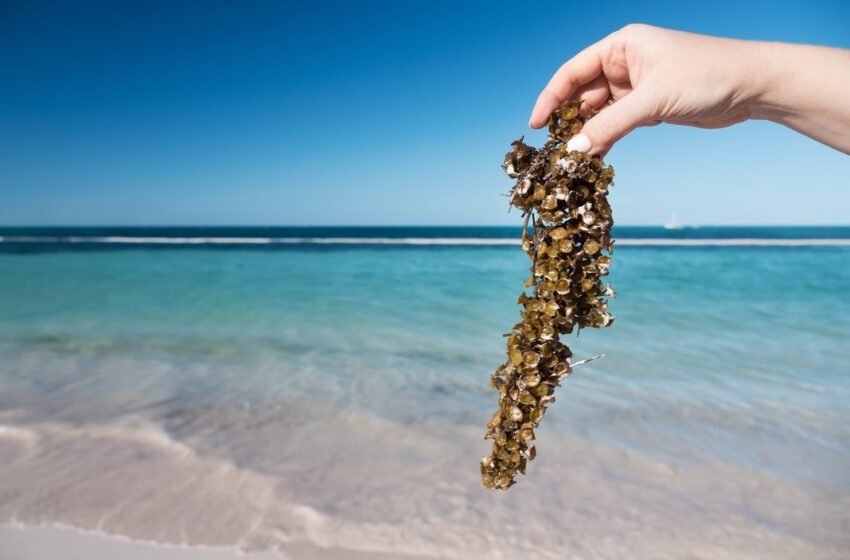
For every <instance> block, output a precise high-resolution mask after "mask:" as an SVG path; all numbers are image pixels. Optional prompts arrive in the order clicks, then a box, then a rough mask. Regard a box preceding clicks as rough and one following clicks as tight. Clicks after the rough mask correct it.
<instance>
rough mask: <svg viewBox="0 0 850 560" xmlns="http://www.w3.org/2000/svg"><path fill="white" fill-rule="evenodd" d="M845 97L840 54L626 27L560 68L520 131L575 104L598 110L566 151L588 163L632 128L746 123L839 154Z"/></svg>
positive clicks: (849, 116)
mask: <svg viewBox="0 0 850 560" xmlns="http://www.w3.org/2000/svg"><path fill="white" fill-rule="evenodd" d="M813 82H814V83H813ZM821 85H823V86H824V87H818V86H821ZM813 86H814V87H813ZM848 90H850V53H848V52H847V51H842V50H839V49H828V48H824V47H809V46H802V45H785V44H781V43H758V42H751V41H739V40H734V39H724V38H718V37H708V36H704V35H695V34H692V33H684V32H681V31H671V30H669V29H661V28H658V27H652V26H648V25H628V26H626V27H624V28H623V29H620V30H619V31H616V32H614V33H612V34H611V35H609V36H608V37H606V38H604V39H602V40H601V41H599V42H598V43H596V44H594V45H591V46H590V47H588V48H586V49H585V50H583V51H582V52H580V53H579V54H577V55H576V56H575V57H573V58H572V59H570V60H569V61H567V62H566V63H565V64H564V65H563V66H561V68H560V69H559V70H558V71H557V72H556V73H555V75H554V76H553V77H552V79H551V80H550V81H549V84H548V85H547V86H546V87H545V88H544V89H543V91H542V92H541V93H540V97H539V98H538V99H537V103H536V104H535V106H534V110H533V111H532V113H531V121H530V123H529V124H530V126H532V127H533V128H540V127H542V126H543V125H545V124H546V121H547V119H548V117H549V114H550V113H551V112H552V110H553V109H555V108H556V107H557V106H558V105H560V104H561V103H563V102H564V101H567V100H571V99H582V100H583V101H585V102H586V107H588V108H594V109H601V111H600V112H599V114H598V115H596V116H595V117H593V118H592V119H590V120H589V121H588V122H587V124H586V125H585V127H584V129H583V130H582V134H580V135H577V136H576V137H575V138H573V139H572V140H571V142H570V144H568V147H569V148H570V149H577V150H580V151H587V152H590V153H593V154H599V153H601V154H604V153H606V152H607V151H608V150H609V149H610V148H611V146H612V145H613V144H614V143H615V142H616V141H617V140H619V139H620V138H622V137H623V136H625V135H626V134H628V133H629V132H630V131H632V130H634V129H635V128H637V127H639V126H648V125H655V124H659V123H662V122H666V123H673V124H685V125H690V126H698V127H703V128H720V127H726V126H729V125H732V124H735V123H738V122H741V121H744V120H746V119H748V118H766V119H770V120H775V121H777V122H780V123H782V124H786V125H788V126H790V127H792V128H794V129H795V130H798V131H800V132H803V133H804V134H807V135H809V136H812V137H814V138H816V139H818V140H820V141H822V142H824V143H826V144H829V145H831V146H833V147H836V148H838V149H840V150H842V151H845V152H848V151H850V108H848V107H850V106H848V105H846V104H845V103H844V102H843V101H842V100H843V99H844V98H845V95H846V92H847V91H848ZM609 98H612V99H613V103H611V104H610V105H607V106H606V103H607V102H608V99H609Z"/></svg>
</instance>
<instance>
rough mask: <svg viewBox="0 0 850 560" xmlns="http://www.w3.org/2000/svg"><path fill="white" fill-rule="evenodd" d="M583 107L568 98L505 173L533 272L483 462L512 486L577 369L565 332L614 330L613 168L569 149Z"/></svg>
mask: <svg viewBox="0 0 850 560" xmlns="http://www.w3.org/2000/svg"><path fill="white" fill-rule="evenodd" d="M580 107H581V103H580V102H569V103H566V104H564V105H562V106H561V107H559V108H558V109H557V110H555V111H554V112H553V113H552V116H551V117H550V118H549V137H548V141H547V142H546V144H545V145H544V146H543V147H542V148H540V149H536V148H533V147H531V146H528V145H526V144H525V143H524V142H523V138H520V139H519V140H517V141H515V142H513V144H512V147H513V149H512V150H511V151H510V152H508V153H507V154H506V155H505V160H504V163H503V164H502V168H503V169H504V170H505V172H506V173H507V174H508V176H509V177H511V178H513V179H516V184H515V185H514V187H513V188H512V189H511V191H510V194H509V197H510V204H511V205H512V206H513V207H515V208H518V209H519V210H521V211H522V212H523V217H524V219H525V220H524V223H523V232H522V247H523V250H525V252H526V253H528V255H529V257H530V258H531V275H530V277H529V278H528V280H526V282H525V288H526V289H525V290H524V291H523V293H522V294H520V296H519V300H518V301H517V303H518V304H519V305H521V306H522V312H521V320H520V321H519V322H518V323H517V324H515V325H514V327H513V329H512V330H511V332H510V333H509V334H507V335H506V336H507V360H506V361H505V363H504V364H502V365H501V366H499V367H498V368H497V369H496V371H495V373H493V375H492V376H491V378H490V379H491V385H492V387H493V388H494V389H496V390H497V391H499V410H497V411H496V413H495V414H494V415H493V418H492V419H491V420H490V422H489V423H488V424H487V433H486V435H485V436H484V437H485V439H491V440H493V449H492V451H491V453H490V454H489V455H487V456H486V457H484V458H483V459H481V481H482V482H483V484H484V486H485V487H487V488H490V489H498V490H507V489H508V488H510V487H511V486H512V485H513V484H514V483H515V481H516V476H517V474H518V473H521V474H525V470H526V466H527V464H528V461H531V460H532V459H534V457H535V455H536V449H535V446H534V440H535V430H536V429H537V427H538V426H539V424H540V421H541V420H542V419H543V416H544V414H545V413H546V409H547V407H549V405H551V404H552V403H553V402H554V401H555V396H554V392H555V388H556V387H558V386H559V385H560V383H561V381H563V380H564V379H565V378H566V377H567V376H568V375H570V373H571V372H572V368H573V366H574V365H576V364H574V363H571V361H570V359H571V357H572V351H571V350H570V348H569V347H568V346H567V345H566V344H564V343H563V342H562V341H561V337H562V336H563V335H567V334H569V333H571V332H573V330H576V329H581V328H582V327H607V326H609V325H610V324H611V323H612V322H613V320H614V317H613V316H612V315H611V314H609V313H608V301H607V299H606V298H607V297H613V296H614V291H613V289H612V288H611V286H610V284H609V285H604V284H603V282H602V277H603V276H606V275H607V274H608V268H609V267H610V266H611V256H610V255H611V254H612V253H613V250H614V242H613V240H612V239H611V226H612V225H613V223H614V222H613V218H612V216H611V206H610V205H609V204H608V189H609V187H610V186H611V185H612V180H613V178H614V169H613V168H612V167H610V166H606V165H605V164H604V163H603V161H602V158H601V157H599V156H590V155H587V154H585V153H582V152H577V151H572V152H570V151H567V148H566V144H567V141H568V140H569V139H570V138H571V137H572V136H573V135H575V134H577V133H578V132H579V131H580V130H581V128H582V126H583V125H584V123H585V122H586V120H587V118H589V117H586V116H584V115H582V114H581V112H580Z"/></svg>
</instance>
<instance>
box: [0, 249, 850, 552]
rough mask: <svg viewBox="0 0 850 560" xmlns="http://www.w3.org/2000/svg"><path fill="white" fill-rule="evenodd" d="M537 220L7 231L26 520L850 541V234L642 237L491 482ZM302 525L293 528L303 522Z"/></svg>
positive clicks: (694, 540)
mask: <svg viewBox="0 0 850 560" xmlns="http://www.w3.org/2000/svg"><path fill="white" fill-rule="evenodd" d="M526 272H527V261H526V258H525V256H524V255H523V254H522V252H521V251H520V250H519V249H517V248H516V247H489V246H480V247H442V246H429V247H372V246H360V247H339V246H330V247H314V246H303V245H298V246H293V247H290V248H286V249H281V250H258V249H250V248H238V249H234V250H215V249H202V248H197V249H193V250H182V249H178V248H175V249H150V248H139V249H135V250H128V251H71V252H68V251H58V252H50V251H48V252H35V253H27V254H0V426H2V428H0V521H7V522H8V521H10V520H16V521H18V522H22V523H44V522H47V523H50V522H58V523H66V524H71V525H76V526H80V527H84V528H95V529H101V530H104V531H107V532H112V533H119V534H123V535H127V536H130V537H134V538H140V539H142V538H143V539H149V540H162V541H167V542H189V543H197V544H228V545H229V544H238V545H240V546H242V547H244V548H246V549H256V548H268V547H273V546H284V545H286V544H287V543H290V544H291V543H298V542H303V541H310V542H312V543H316V544H319V545H320V546H335V547H347V548H351V549H358V550H373V551H385V552H396V553H406V554H411V555H414V554H416V555H423V556H433V557H445V558H484V557H487V558H515V557H517V556H518V555H519V554H530V555H531V556H530V557H539V558H549V557H551V558H571V557H575V558H596V557H599V558H620V557H623V555H624V554H628V555H632V556H637V557H646V556H652V557H657V558H668V557H669V558H681V557H694V558H720V557H730V558H732V557H734V558H748V557H749V558H801V557H807V558H839V557H841V555H842V553H843V552H844V551H846V550H847V549H848V547H850V537H848V536H847V535H848V534H850V532H848V529H849V528H850V527H849V526H850V405H848V404H847V403H848V402H850V375H848V374H850V366H848V363H850V346H848V344H847V341H848V333H850V298H848V297H847V294H848V290H850V249H848V248H846V247H829V248H827V247H798V248H778V247H757V248H754V247H693V248H691V247H623V248H621V249H619V250H618V251H617V252H616V254H615V264H614V267H613V269H612V276H611V281H612V283H613V285H614V286H615V288H616V289H617V292H618V295H619V297H618V298H617V299H616V300H614V302H612V310H613V312H614V314H615V315H617V317H618V318H617V321H616V322H615V323H614V326H613V327H612V328H609V329H605V330H603V331H587V330H585V331H582V333H581V335H580V337H579V338H578V340H574V339H571V340H572V343H571V346H572V348H573V351H574V352H575V354H576V356H577V358H582V357H586V356H590V355H594V354H597V353H602V352H604V353H605V354H606V357H605V358H604V359H602V360H597V361H595V362H593V363H592V364H588V365H586V366H582V367H580V368H577V369H576V372H575V374H574V375H573V376H572V377H571V378H569V379H568V380H567V382H566V383H565V386H564V387H563V388H562V389H561V390H560V391H559V393H558V403H556V405H555V406H554V408H552V409H551V411H550V413H549V414H548V415H547V417H546V420H545V421H544V423H543V425H542V428H541V430H540V431H539V434H538V435H539V437H538V458H537V460H535V461H534V462H533V463H531V465H530V468H529V475H528V476H526V477H524V478H523V479H521V480H520V481H519V484H518V485H517V486H515V487H514V488H513V489H511V491H510V492H508V493H506V494H505V493H490V492H487V491H485V490H484V489H482V488H481V487H480V484H479V482H478V472H477V471H478V459H479V458H480V457H481V456H482V455H484V454H486V453H487V450H488V445H487V442H485V441H483V440H481V436H482V434H483V428H484V424H485V423H486V421H487V419H488V418H489V416H490V414H491V413H492V411H493V410H494V409H495V404H496V403H495V401H496V395H495V393H493V392H491V391H490V390H489V388H488V376H489V374H490V373H491V371H492V370H493V369H494V368H495V366H496V365H497V364H499V363H500V361H501V360H502V354H503V352H504V347H503V344H504V339H503V338H502V336H501V334H502V333H503V332H506V331H507V330H509V329H510V326H511V325H512V324H513V323H514V322H515V321H516V320H517V316H518V309H517V307H516V306H514V301H515V300H516V296H517V294H518V290H519V288H520V287H521V282H522V280H523V279H524V277H525V274H526ZM284 548H285V546H284Z"/></svg>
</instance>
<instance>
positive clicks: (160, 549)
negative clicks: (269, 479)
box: [0, 527, 424, 560]
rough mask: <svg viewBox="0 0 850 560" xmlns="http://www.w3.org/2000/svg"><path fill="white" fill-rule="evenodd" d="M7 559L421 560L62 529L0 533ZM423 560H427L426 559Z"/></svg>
mask: <svg viewBox="0 0 850 560" xmlns="http://www.w3.org/2000/svg"><path fill="white" fill-rule="evenodd" d="M0 558H2V559H3V560H54V559H55V560H113V559H114V558H121V559H122V560H152V559H155V560H236V559H239V560H281V559H288V560H368V559H375V560H420V559H418V558H417V557H414V556H406V555H389V554H381V553H374V552H360V551H355V550H345V549H340V548H321V547H317V546H315V545H313V544H309V543H291V544H290V545H287V546H286V547H285V549H284V550H281V551H279V552H256V553H244V552H241V551H238V550H236V549H233V548H226V547H188V546H176V545H165V544H154V543H145V542H137V541H131V540H129V539H125V538H122V537H113V536H109V535H105V534H103V535H102V534H98V533H94V532H86V531H77V530H74V529H66V528H59V527H26V528H18V527H2V528H0ZM421 560H424V558H423V559H421Z"/></svg>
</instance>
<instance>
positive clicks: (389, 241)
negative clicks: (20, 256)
mask: <svg viewBox="0 0 850 560" xmlns="http://www.w3.org/2000/svg"><path fill="white" fill-rule="evenodd" d="M16 243H21V244H57V245H61V244H94V245H266V246H268V245H287V246H292V245H398V246H404V245H413V246H516V245H519V244H520V240H519V239H513V238H486V237H136V236H104V237H96V236H68V237H52V236H5V237H3V236H0V244H16ZM616 244H617V246H621V247H622V246H628V247H850V239H832V238H812V239H763V238H731V239H717V238H712V239H666V238H643V239H635V238H626V239H618V240H617V241H616Z"/></svg>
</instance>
